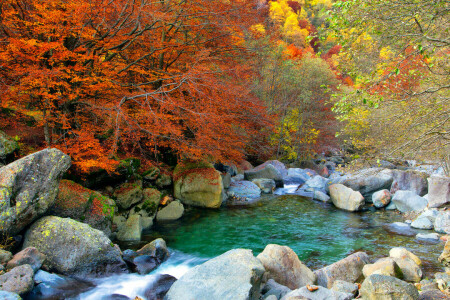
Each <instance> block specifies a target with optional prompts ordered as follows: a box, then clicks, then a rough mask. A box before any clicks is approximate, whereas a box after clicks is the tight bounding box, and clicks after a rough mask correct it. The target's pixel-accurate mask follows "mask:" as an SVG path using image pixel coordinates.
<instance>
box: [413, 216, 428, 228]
mask: <svg viewBox="0 0 450 300" xmlns="http://www.w3.org/2000/svg"><path fill="white" fill-rule="evenodd" d="M411 227H412V228H416V229H433V223H432V222H431V221H430V219H428V218H426V217H418V218H417V219H415V220H414V221H413V222H412V223H411Z"/></svg>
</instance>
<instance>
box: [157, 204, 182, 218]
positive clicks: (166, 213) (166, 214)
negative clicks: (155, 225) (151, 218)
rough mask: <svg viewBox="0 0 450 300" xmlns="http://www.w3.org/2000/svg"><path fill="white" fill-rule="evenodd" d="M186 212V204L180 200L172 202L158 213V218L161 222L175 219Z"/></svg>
mask: <svg viewBox="0 0 450 300" xmlns="http://www.w3.org/2000/svg"><path fill="white" fill-rule="evenodd" d="M183 213H184V206H183V204H182V203H181V202H180V201H179V200H175V201H172V202H170V203H169V204H168V205H167V206H166V207H163V208H162V209H161V210H160V211H158V213H157V214H156V220H157V221H159V222H164V221H174V220H178V219H179V218H181V216H182V215H183Z"/></svg>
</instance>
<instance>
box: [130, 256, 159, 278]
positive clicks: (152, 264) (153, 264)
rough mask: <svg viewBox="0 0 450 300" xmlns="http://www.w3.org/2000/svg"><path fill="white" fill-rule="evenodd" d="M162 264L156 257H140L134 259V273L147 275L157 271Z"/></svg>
mask: <svg viewBox="0 0 450 300" xmlns="http://www.w3.org/2000/svg"><path fill="white" fill-rule="evenodd" d="M159 265H160V264H159V263H158V261H157V260H156V258H155V257H153V256H150V255H140V256H137V257H135V258H134V259H133V271H134V272H137V273H139V274H141V275H145V274H148V273H150V272H151V271H153V270H154V269H156V268H157V267H158V266H159Z"/></svg>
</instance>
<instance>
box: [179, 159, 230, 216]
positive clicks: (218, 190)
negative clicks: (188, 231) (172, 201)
mask: <svg viewBox="0 0 450 300" xmlns="http://www.w3.org/2000/svg"><path fill="white" fill-rule="evenodd" d="M173 178H174V196H175V198H177V199H180V200H181V202H183V203H184V204H187V205H193V206H199V207H209V208H218V207H220V205H221V204H222V190H223V184H222V177H221V176H220V172H219V171H217V170H216V169H214V167H213V165H211V164H209V163H205V162H187V161H186V162H183V163H179V164H178V165H177V166H176V168H175V170H174V173H173Z"/></svg>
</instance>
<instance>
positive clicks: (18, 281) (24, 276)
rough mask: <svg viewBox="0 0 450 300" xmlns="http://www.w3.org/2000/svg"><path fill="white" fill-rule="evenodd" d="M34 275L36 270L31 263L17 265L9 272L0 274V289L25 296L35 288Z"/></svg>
mask: <svg viewBox="0 0 450 300" xmlns="http://www.w3.org/2000/svg"><path fill="white" fill-rule="evenodd" d="M33 276H34V272H33V269H32V268H31V267H30V265H21V266H18V267H15V268H14V269H12V270H11V271H9V272H8V273H5V274H3V275H0V290H2V291H6V292H11V293H17V294H19V295H21V296H23V295H25V294H26V293H28V292H30V291H31V290H32V289H33V286H34V280H33Z"/></svg>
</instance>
